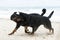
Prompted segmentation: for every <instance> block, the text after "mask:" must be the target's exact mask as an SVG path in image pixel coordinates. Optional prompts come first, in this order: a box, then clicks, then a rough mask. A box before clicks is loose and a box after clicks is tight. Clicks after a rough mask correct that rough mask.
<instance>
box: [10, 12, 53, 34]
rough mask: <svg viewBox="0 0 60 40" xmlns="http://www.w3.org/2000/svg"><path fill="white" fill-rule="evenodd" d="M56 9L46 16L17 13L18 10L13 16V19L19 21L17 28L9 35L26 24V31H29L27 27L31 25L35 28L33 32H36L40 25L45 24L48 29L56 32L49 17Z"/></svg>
mask: <svg viewBox="0 0 60 40" xmlns="http://www.w3.org/2000/svg"><path fill="white" fill-rule="evenodd" d="M53 12H54V11H52V12H51V14H50V15H49V16H48V17H44V16H41V15H30V14H25V13H22V12H21V13H20V14H19V15H18V14H16V12H15V13H14V14H13V15H12V16H11V20H13V21H15V22H16V23H17V25H16V28H15V29H14V30H13V32H12V33H10V34H9V35H12V34H14V32H15V31H16V30H17V29H18V28H19V27H20V26H24V27H25V32H26V33H29V32H27V31H28V30H27V27H28V26H30V27H32V28H33V31H32V32H31V34H34V32H35V31H36V30H37V28H38V27H39V26H40V25H44V27H46V28H47V29H49V30H50V31H52V33H53V32H54V30H53V28H52V27H51V22H50V20H49V18H50V17H51V16H52V14H53Z"/></svg>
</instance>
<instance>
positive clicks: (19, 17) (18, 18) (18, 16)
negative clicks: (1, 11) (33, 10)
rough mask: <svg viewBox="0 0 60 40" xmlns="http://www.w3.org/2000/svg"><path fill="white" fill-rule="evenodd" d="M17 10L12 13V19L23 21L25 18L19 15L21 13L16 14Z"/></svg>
mask: <svg viewBox="0 0 60 40" xmlns="http://www.w3.org/2000/svg"><path fill="white" fill-rule="evenodd" d="M16 13H17V12H14V13H13V14H12V15H11V18H10V19H11V20H13V21H15V22H19V21H23V18H22V17H21V16H20V15H19V14H16Z"/></svg>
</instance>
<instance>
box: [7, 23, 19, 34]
mask: <svg viewBox="0 0 60 40" xmlns="http://www.w3.org/2000/svg"><path fill="white" fill-rule="evenodd" d="M19 27H20V24H19V23H17V25H16V27H15V29H14V30H13V31H12V32H11V33H10V34H8V35H12V34H14V33H15V32H16V31H17V29H18V28H19Z"/></svg>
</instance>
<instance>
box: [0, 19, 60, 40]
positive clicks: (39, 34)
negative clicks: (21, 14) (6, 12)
mask: <svg viewBox="0 0 60 40" xmlns="http://www.w3.org/2000/svg"><path fill="white" fill-rule="evenodd" d="M15 26H16V23H15V22H13V21H11V20H9V19H4V18H0V40H60V23H59V22H52V27H53V28H54V34H52V35H47V33H48V30H47V29H46V28H44V27H43V25H41V26H40V27H39V28H38V30H37V31H36V32H35V34H34V35H28V34H26V33H25V32H24V27H22V26H21V27H20V28H19V29H18V30H17V31H16V32H15V34H13V35H8V34H9V33H11V32H12V30H13V29H14V28H15Z"/></svg>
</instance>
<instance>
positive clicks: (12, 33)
mask: <svg viewBox="0 0 60 40" xmlns="http://www.w3.org/2000/svg"><path fill="white" fill-rule="evenodd" d="M16 30H17V29H16V28H15V29H14V30H13V31H12V32H11V33H10V34H8V35H12V34H14V33H15V32H16Z"/></svg>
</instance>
